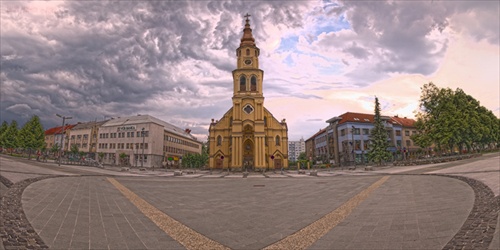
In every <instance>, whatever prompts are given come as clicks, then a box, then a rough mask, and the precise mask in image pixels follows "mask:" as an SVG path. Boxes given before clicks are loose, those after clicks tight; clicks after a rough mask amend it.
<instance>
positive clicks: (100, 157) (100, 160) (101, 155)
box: [97, 152, 104, 163]
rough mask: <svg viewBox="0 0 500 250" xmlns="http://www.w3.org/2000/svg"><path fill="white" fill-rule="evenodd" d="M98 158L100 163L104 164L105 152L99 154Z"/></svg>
mask: <svg viewBox="0 0 500 250" xmlns="http://www.w3.org/2000/svg"><path fill="white" fill-rule="evenodd" d="M97 157H99V162H101V163H102V160H103V159H104V153H103V152H99V153H97Z"/></svg>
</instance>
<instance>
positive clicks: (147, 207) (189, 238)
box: [107, 178, 230, 249]
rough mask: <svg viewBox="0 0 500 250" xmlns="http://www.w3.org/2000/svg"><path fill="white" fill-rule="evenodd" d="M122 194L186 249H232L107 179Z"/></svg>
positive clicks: (112, 179) (114, 181)
mask: <svg viewBox="0 0 500 250" xmlns="http://www.w3.org/2000/svg"><path fill="white" fill-rule="evenodd" d="M107 179H108V181H109V182H111V184H113V185H114V186H115V187H116V188H117V189H118V190H120V192H121V193H122V194H123V195H124V196H125V197H127V199H129V200H130V201H131V202H132V204H134V205H135V206H136V207H137V208H138V209H139V210H141V212H142V213H143V214H144V215H146V216H147V217H148V218H149V219H150V220H151V221H153V222H154V223H155V224H156V225H157V226H158V227H159V228H160V229H162V230H163V231H165V233H167V234H168V235H169V236H170V237H172V238H173V239H174V240H176V241H177V242H179V243H180V244H181V245H183V246H184V247H186V249H230V248H228V247H226V246H224V245H222V244H220V243H218V242H215V241H214V240H212V239H209V238H207V237H206V236H204V235H201V234H200V233H198V232H196V231H194V230H193V229H191V228H189V227H187V226H186V225H184V224H182V223H180V222H179V221H176V220H175V219H173V218H172V217H170V216H168V215H166V214H165V213H163V212H162V211H160V210H159V209H157V208H156V207H154V206H153V205H151V204H149V203H148V202H147V201H145V200H143V199H142V198H141V197H139V196H138V195H136V194H135V193H134V192H132V191H130V190H129V189H128V188H126V187H125V186H123V185H122V184H121V183H119V182H118V181H117V180H115V179H114V178H107Z"/></svg>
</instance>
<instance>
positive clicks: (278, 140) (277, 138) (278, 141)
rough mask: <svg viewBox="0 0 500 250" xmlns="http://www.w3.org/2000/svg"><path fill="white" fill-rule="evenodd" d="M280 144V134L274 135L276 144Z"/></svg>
mask: <svg viewBox="0 0 500 250" xmlns="http://www.w3.org/2000/svg"><path fill="white" fill-rule="evenodd" d="M279 145H280V136H279V135H277V136H276V146H279Z"/></svg>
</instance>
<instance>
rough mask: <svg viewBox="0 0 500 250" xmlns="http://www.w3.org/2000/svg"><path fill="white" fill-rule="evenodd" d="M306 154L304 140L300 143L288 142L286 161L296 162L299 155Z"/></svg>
mask: <svg viewBox="0 0 500 250" xmlns="http://www.w3.org/2000/svg"><path fill="white" fill-rule="evenodd" d="M305 152H306V143H305V142H304V139H303V138H302V139H300V141H289V142H288V160H289V161H290V162H294V161H297V160H298V159H299V155H300V153H305Z"/></svg>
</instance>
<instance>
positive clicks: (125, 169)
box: [120, 167, 130, 172]
mask: <svg viewBox="0 0 500 250" xmlns="http://www.w3.org/2000/svg"><path fill="white" fill-rule="evenodd" d="M129 170H130V169H129V168H126V167H122V168H121V169H120V172H126V171H129Z"/></svg>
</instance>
